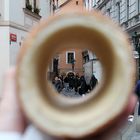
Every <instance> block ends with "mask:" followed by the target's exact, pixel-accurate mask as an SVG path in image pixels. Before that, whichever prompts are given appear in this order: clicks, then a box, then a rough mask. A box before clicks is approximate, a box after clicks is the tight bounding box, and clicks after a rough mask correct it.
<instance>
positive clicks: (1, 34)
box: [0, 26, 9, 93]
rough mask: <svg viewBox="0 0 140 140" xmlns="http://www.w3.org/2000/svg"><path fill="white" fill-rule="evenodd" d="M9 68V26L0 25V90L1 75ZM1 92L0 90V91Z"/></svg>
mask: <svg viewBox="0 0 140 140" xmlns="http://www.w3.org/2000/svg"><path fill="white" fill-rule="evenodd" d="M8 68H9V27H1V26H0V91H1V87H2V84H3V76H4V73H5V71H6V70H8ZM0 93H1V92H0Z"/></svg>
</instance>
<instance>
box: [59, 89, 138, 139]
mask: <svg viewBox="0 0 140 140" xmlns="http://www.w3.org/2000/svg"><path fill="white" fill-rule="evenodd" d="M60 94H62V95H64V96H66V97H83V98H84V96H86V95H84V96H81V95H80V94H79V93H77V92H75V91H74V89H72V90H70V89H68V90H67V89H65V88H64V89H63V90H62V91H61V93H60ZM136 112H137V107H136V109H135V115H134V119H133V121H129V120H128V121H127V123H126V125H125V126H124V127H122V128H121V129H119V130H118V131H116V134H115V135H114V137H112V138H111V140H140V131H139V132H138V131H137V128H136V126H137V125H136V124H137V122H138V118H139V117H138V116H137V113H136Z"/></svg>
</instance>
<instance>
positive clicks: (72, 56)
mask: <svg viewBox="0 0 140 140" xmlns="http://www.w3.org/2000/svg"><path fill="white" fill-rule="evenodd" d="M74 61H75V52H66V63H67V64H72V63H74Z"/></svg>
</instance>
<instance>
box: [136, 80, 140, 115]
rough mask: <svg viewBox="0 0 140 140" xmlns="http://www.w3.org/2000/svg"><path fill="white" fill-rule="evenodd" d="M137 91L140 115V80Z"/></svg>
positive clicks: (139, 113)
mask: <svg viewBox="0 0 140 140" xmlns="http://www.w3.org/2000/svg"><path fill="white" fill-rule="evenodd" d="M135 93H136V95H137V96H138V100H139V106H138V116H140V80H138V81H137V84H136V88H135Z"/></svg>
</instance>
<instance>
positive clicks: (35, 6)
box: [34, 0, 37, 9]
mask: <svg viewBox="0 0 140 140" xmlns="http://www.w3.org/2000/svg"><path fill="white" fill-rule="evenodd" d="M35 8H37V5H36V0H34V9H35Z"/></svg>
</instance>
